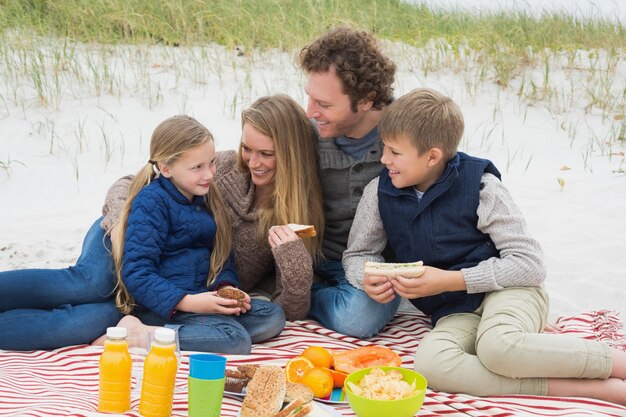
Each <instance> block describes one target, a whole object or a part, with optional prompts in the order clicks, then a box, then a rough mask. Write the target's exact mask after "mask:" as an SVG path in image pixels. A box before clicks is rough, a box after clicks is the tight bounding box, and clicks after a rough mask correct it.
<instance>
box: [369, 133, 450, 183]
mask: <svg viewBox="0 0 626 417" xmlns="http://www.w3.org/2000/svg"><path fill="white" fill-rule="evenodd" d="M383 142H384V144H385V148H384V150H383V156H382V157H381V158H380V162H382V163H383V164H384V165H385V166H386V167H387V169H388V170H389V177H390V178H391V182H392V183H393V185H394V187H396V188H406V187H415V188H417V189H418V190H419V191H422V192H425V191H426V190H427V189H428V187H430V186H431V185H432V184H433V183H434V182H435V181H436V180H437V178H439V176H440V175H441V172H439V171H440V169H438V167H439V166H440V165H441V164H439V163H438V162H439V161H440V160H441V157H439V158H437V153H438V151H439V150H438V149H437V148H433V149H431V150H429V151H428V152H424V153H423V154H421V155H420V154H419V153H418V151H417V149H416V148H415V146H413V144H412V143H411V140H410V139H409V138H408V137H406V136H399V137H395V138H385V139H384V140H383ZM433 152H434V153H433Z"/></svg>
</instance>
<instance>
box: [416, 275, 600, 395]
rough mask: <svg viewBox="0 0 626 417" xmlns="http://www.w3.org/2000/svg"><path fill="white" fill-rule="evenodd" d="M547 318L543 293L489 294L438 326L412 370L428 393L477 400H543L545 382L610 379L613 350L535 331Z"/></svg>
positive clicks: (520, 289)
mask: <svg viewBox="0 0 626 417" xmlns="http://www.w3.org/2000/svg"><path fill="white" fill-rule="evenodd" d="M547 316H548V295H547V293H546V292H545V290H544V289H543V288H541V287H513V288H506V289H503V290H500V291H494V292H491V293H488V294H487V295H486V296H485V299H484V300H483V303H482V304H481V305H480V307H478V309H476V311H474V312H472V313H461V314H452V315H450V316H446V317H444V318H442V319H440V320H439V321H438V322H437V325H436V326H435V328H434V329H433V330H432V331H431V332H430V333H428V334H427V335H426V336H425V337H424V338H423V339H422V341H421V343H420V345H419V347H418V348H417V351H416V353H415V370H416V371H417V372H419V373H421V374H422V375H424V376H425V377H426V379H427V380H428V386H429V387H431V388H433V389H436V390H439V391H446V392H454V393H466V394H470V395H476V396H487V395H512V394H525V395H546V394H547V392H548V381H547V378H601V379H606V378H608V377H609V375H610V373H611V368H612V362H611V361H612V358H611V351H610V348H609V347H608V346H607V345H605V344H603V343H601V342H596V341H588V340H584V339H581V338H578V337H576V336H570V335H563V334H547V333H540V332H541V331H542V329H543V328H544V326H545V324H546V321H547Z"/></svg>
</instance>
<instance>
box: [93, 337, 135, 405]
mask: <svg viewBox="0 0 626 417" xmlns="http://www.w3.org/2000/svg"><path fill="white" fill-rule="evenodd" d="M131 368H132V360H131V358H130V354H129V353H128V342H127V341H126V329H125V328H124V327H109V328H108V329H107V339H106V340H105V342H104V351H103V352H102V355H100V384H99V389H98V411H100V412H102V413H123V412H125V411H128V410H130V373H131Z"/></svg>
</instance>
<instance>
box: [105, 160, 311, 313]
mask: <svg viewBox="0 0 626 417" xmlns="http://www.w3.org/2000/svg"><path fill="white" fill-rule="evenodd" d="M236 156H237V154H236V152H235V151H224V152H218V153H217V158H216V165H217V173H216V176H215V179H214V181H215V184H216V185H217V187H218V188H219V190H220V192H221V194H222V197H223V198H224V201H225V203H226V205H227V206H228V208H229V210H230V212H231V221H232V228H233V250H234V254H235V262H236V268H237V273H238V275H239V286H240V288H241V289H242V290H244V291H246V292H254V291H255V290H263V291H265V292H268V293H270V294H271V299H272V301H273V302H275V303H277V304H278V305H280V306H281V307H282V308H283V310H284V311H285V316H286V318H287V320H299V319H303V318H305V317H306V316H307V314H308V313H309V308H310V303H311V284H312V282H313V261H312V259H311V256H310V255H309V253H308V252H307V250H306V248H305V246H304V243H303V242H302V240H300V239H298V240H296V241H292V242H287V243H285V244H283V245H280V246H277V247H275V248H274V249H271V248H270V246H269V243H268V242H267V239H262V240H261V241H259V240H258V239H257V235H256V227H257V217H256V213H255V212H254V207H253V196H254V184H253V183H252V181H251V180H250V174H249V173H247V172H246V173H242V172H240V171H238V170H237V168H236ZM131 181H132V176H126V177H123V178H121V179H119V180H118V181H117V182H116V183H115V184H113V186H112V187H111V188H110V189H109V192H108V193H107V197H106V201H105V204H104V207H103V210H102V211H103V214H104V216H105V217H104V220H103V221H102V224H101V226H102V228H103V229H105V230H107V231H108V230H110V228H111V227H113V225H114V224H115V222H116V221H117V218H118V217H119V213H120V211H121V208H122V206H123V204H124V202H125V201H126V199H127V198H128V189H129V186H130V182H131Z"/></svg>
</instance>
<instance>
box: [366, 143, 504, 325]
mask: <svg viewBox="0 0 626 417" xmlns="http://www.w3.org/2000/svg"><path fill="white" fill-rule="evenodd" d="M388 172H389V171H388V170H387V169H386V168H385V169H383V171H382V172H381V174H380V180H379V183H378V209H379V211H380V217H381V219H382V222H383V226H384V228H385V232H386V233H387V237H388V238H389V244H390V245H391V248H392V249H393V251H394V253H395V256H396V262H415V261H423V262H424V265H428V266H433V267H436V268H440V269H444V270H454V271H458V270H460V269H461V268H469V267H472V266H475V265H477V264H478V263H480V262H481V261H484V260H486V259H489V258H491V257H494V256H499V255H500V254H499V252H498V250H497V249H496V247H495V245H494V244H493V242H492V241H491V239H490V238H489V235H486V234H484V233H482V232H481V231H480V230H478V228H477V227H476V225H477V224H478V215H477V214H476V210H477V209H478V203H479V192H480V189H481V177H482V175H483V174H484V173H485V172H487V173H490V174H493V175H495V176H496V177H498V178H500V172H498V170H497V169H496V167H495V166H494V165H493V164H492V163H491V161H488V160H486V159H480V158H475V157H472V156H469V155H466V154H464V153H462V152H458V153H457V155H456V156H455V157H454V158H452V159H451V160H450V161H449V162H448V164H447V166H446V169H445V171H444V173H443V174H442V175H441V177H439V179H438V180H437V181H436V182H435V183H434V184H433V185H431V186H430V187H429V188H428V190H426V192H425V193H424V195H423V197H422V198H421V200H418V198H417V195H416V193H415V188H414V187H407V188H402V189H400V188H396V187H394V186H393V184H392V183H391V178H389V174H388ZM483 298H484V293H480V294H468V293H467V292H466V291H451V292H445V293H443V294H439V295H435V296H430V297H423V298H416V299H413V300H410V301H411V303H413V305H415V307H417V308H418V309H420V310H421V311H422V312H423V313H425V314H428V315H430V316H431V320H432V323H433V326H434V325H435V323H436V322H437V320H439V319H440V318H441V317H444V316H447V315H449V314H453V313H464V312H470V311H474V310H475V309H476V308H478V306H479V305H480V303H481V302H482V300H483Z"/></svg>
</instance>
